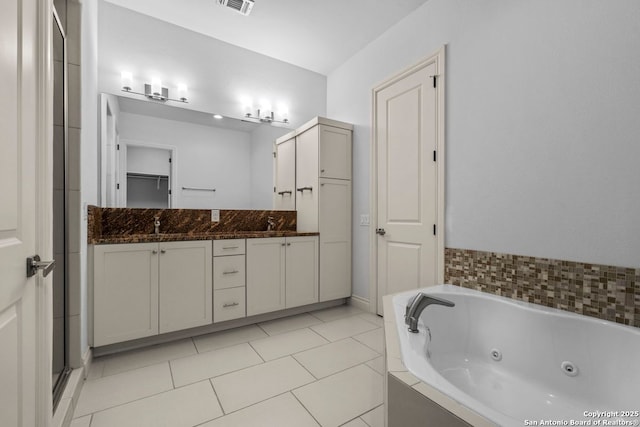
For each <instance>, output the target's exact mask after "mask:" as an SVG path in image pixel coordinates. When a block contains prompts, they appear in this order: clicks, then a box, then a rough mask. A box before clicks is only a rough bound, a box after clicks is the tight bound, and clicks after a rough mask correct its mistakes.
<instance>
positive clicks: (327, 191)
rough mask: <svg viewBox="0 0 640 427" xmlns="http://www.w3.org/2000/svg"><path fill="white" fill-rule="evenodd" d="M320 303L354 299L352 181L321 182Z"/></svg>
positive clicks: (331, 180)
mask: <svg viewBox="0 0 640 427" xmlns="http://www.w3.org/2000/svg"><path fill="white" fill-rule="evenodd" d="M319 199H320V227H319V228H320V301H329V300H333V299H337V298H345V297H349V296H351V181H344V180H339V179H324V178H323V179H321V180H320V194H319Z"/></svg>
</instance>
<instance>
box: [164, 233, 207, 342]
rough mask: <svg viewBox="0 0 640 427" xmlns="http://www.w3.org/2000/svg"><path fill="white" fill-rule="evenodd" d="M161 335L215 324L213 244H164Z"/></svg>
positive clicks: (198, 241) (198, 242)
mask: <svg viewBox="0 0 640 427" xmlns="http://www.w3.org/2000/svg"><path fill="white" fill-rule="evenodd" d="M159 247H160V254H159V255H160V281H159V282H160V286H159V288H160V292H159V294H160V296H159V299H160V305H159V306H160V309H159V310H160V311H159V319H160V333H165V332H172V331H178V330H180V329H187V328H193V327H196V326H203V325H208V324H210V323H212V321H213V317H212V313H213V294H212V292H213V284H212V283H213V276H212V272H211V267H212V242H211V241H210V240H197V241H189V242H166V243H160V244H159Z"/></svg>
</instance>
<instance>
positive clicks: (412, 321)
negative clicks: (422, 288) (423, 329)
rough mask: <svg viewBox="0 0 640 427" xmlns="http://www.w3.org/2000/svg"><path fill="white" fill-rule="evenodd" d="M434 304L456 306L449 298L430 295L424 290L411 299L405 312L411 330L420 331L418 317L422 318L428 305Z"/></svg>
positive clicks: (405, 320) (405, 321)
mask: <svg viewBox="0 0 640 427" xmlns="http://www.w3.org/2000/svg"><path fill="white" fill-rule="evenodd" d="M432 304H436V305H444V306H445V307H453V306H455V304H454V303H453V302H451V301H449V300H446V299H443V298H436V297H432V296H428V295H427V294H425V293H424V292H420V293H419V294H417V295H416V296H415V297H413V298H411V299H410V300H409V302H408V303H407V308H406V309H405V312H404V323H406V324H407V326H409V332H414V333H415V332H418V319H419V318H420V314H421V313H422V311H423V310H424V309H425V308H427V306H430V305H432Z"/></svg>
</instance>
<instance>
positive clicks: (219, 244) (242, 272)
mask: <svg viewBox="0 0 640 427" xmlns="http://www.w3.org/2000/svg"><path fill="white" fill-rule="evenodd" d="M89 215H90V221H89V223H90V230H89V242H90V245H89V248H90V251H89V253H90V257H91V258H92V260H93V263H92V269H93V270H92V276H93V288H92V290H93V298H92V300H93V306H92V310H93V328H92V329H93V338H92V340H93V341H92V342H93V346H94V347H104V346H110V345H114V344H118V343H125V342H131V341H132V340H140V339H144V338H149V337H154V336H163V335H165V336H166V334H171V333H176V332H181V331H183V332H186V333H188V332H189V331H193V330H194V328H201V327H207V326H213V327H216V326H220V328H222V329H224V328H226V327H234V326H237V322H238V321H240V320H242V319H246V321H247V323H251V319H247V318H251V317H252V316H253V318H254V319H255V318H257V317H256V316H260V315H262V316H264V315H274V316H276V315H277V314H278V313H280V312H282V313H283V315H285V314H290V313H287V310H291V309H295V308H298V307H305V306H309V305H313V304H318V303H320V302H321V300H320V295H321V292H322V289H321V285H320V280H319V262H320V258H319V253H320V250H319V242H320V236H319V233H317V232H298V231H296V230H295V228H296V212H286V211H237V210H234V211H225V210H222V211H220V217H221V218H220V221H216V222H212V221H211V216H212V214H211V211H210V210H192V209H182V210H180V209H166V210H155V209H120V208H96V207H91V208H90V210H89ZM156 218H158V220H157V221H159V222H160V224H161V226H160V227H161V228H162V230H163V231H167V232H166V233H155V223H156V222H157V221H156ZM270 224H272V225H273V228H274V229H273V230H270V231H264V229H265V228H268V227H271V225H270ZM265 226H268V227H265ZM348 291H350V289H349V290H344V291H343V292H348ZM334 301H335V303H334V305H335V304H338V303H342V302H343V301H344V299H340V298H334V299H333V300H331V301H329V302H330V303H333V302H334ZM234 322H236V323H234Z"/></svg>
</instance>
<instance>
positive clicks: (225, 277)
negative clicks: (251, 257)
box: [213, 255, 246, 289]
mask: <svg viewBox="0 0 640 427" xmlns="http://www.w3.org/2000/svg"><path fill="white" fill-rule="evenodd" d="M245 270H246V269H245V263H244V255H232V256H220V257H214V258H213V289H227V288H236V287H238V286H244V285H245Z"/></svg>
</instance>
